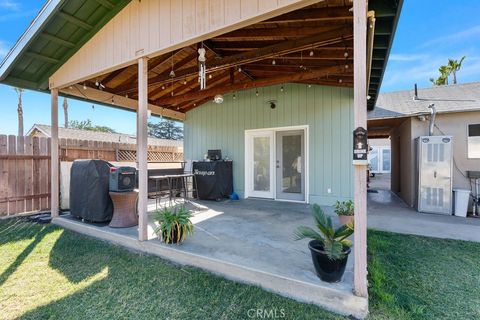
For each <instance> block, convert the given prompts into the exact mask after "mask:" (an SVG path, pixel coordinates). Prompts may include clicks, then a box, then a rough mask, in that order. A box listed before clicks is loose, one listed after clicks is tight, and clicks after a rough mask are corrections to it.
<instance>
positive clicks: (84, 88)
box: [83, 82, 87, 90]
mask: <svg viewBox="0 0 480 320" xmlns="http://www.w3.org/2000/svg"><path fill="white" fill-rule="evenodd" d="M83 90H87V85H86V84H85V82H84V83H83Z"/></svg>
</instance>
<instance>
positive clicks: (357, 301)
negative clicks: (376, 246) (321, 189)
mask: <svg viewBox="0 0 480 320" xmlns="http://www.w3.org/2000/svg"><path fill="white" fill-rule="evenodd" d="M187 208H189V209H190V210H192V212H193V218H192V222H193V224H194V226H195V233H194V234H193V235H192V236H191V237H190V238H189V239H188V241H185V242H184V243H182V244H181V245H166V244H164V243H163V242H161V241H160V240H159V239H158V238H157V237H156V235H155V234H154V233H153V232H152V230H153V229H154V228H155V223H154V222H153V215H154V209H155V203H154V202H153V201H151V202H150V205H149V209H150V210H151V211H150V212H149V214H148V216H149V219H148V225H149V228H148V229H149V230H150V231H149V233H148V240H147V241H144V242H138V241H137V234H138V228H137V227H131V228H110V227H109V226H108V225H107V224H85V223H83V222H82V221H81V220H78V219H76V218H73V217H71V216H70V215H68V214H67V215H62V216H60V217H59V218H58V219H56V221H55V223H56V224H58V225H60V226H62V227H65V228H67V229H71V230H74V231H77V232H79V233H83V234H86V235H90V236H94V237H97V238H100V239H103V240H108V241H111V242H113V243H116V244H120V245H122V246H126V247H128V248H131V249H135V250H140V251H143V252H146V253H149V254H154V255H158V256H160V257H163V258H165V259H168V260H171V261H173V262H176V263H179V264H185V265H191V266H197V267H200V268H203V269H205V270H208V271H211V272H213V273H216V274H219V275H221V276H224V277H227V278H229V279H232V280H236V281H240V282H245V283H250V284H254V285H258V286H260V287H262V288H264V289H266V290H268V291H272V292H275V293H279V294H281V295H284V296H287V297H291V298H294V299H297V300H301V301H304V302H308V303H314V304H317V305H320V306H322V307H323V308H325V309H327V310H331V311H335V312H339V313H342V314H345V315H353V316H355V317H358V318H362V317H364V316H365V315H366V313H367V309H368V302H367V299H366V298H362V297H357V296H355V295H354V294H353V293H352V290H353V259H349V261H348V265H347V270H346V272H345V275H344V276H343V278H342V281H341V282H338V283H327V282H323V281H321V280H320V279H319V278H318V277H317V276H316V275H315V270H314V268H313V265H312V263H311V261H310V257H309V255H310V253H309V250H308V247H307V242H308V241H307V240H302V241H294V240H293V232H294V230H295V229H296V227H297V226H299V225H306V226H312V227H313V221H312V218H311V215H310V208H309V206H308V205H306V204H299V203H284V202H277V201H270V200H259V199H245V200H239V201H231V200H226V201H223V202H212V201H193V202H191V203H188V204H187ZM325 210H326V212H327V213H328V214H329V215H330V216H332V218H334V217H333V213H332V210H331V208H330V207H326V208H325ZM334 221H335V222H336V219H334Z"/></svg>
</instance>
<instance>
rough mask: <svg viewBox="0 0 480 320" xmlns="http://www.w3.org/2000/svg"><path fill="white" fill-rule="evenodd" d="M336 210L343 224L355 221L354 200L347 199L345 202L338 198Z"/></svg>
mask: <svg viewBox="0 0 480 320" xmlns="http://www.w3.org/2000/svg"><path fill="white" fill-rule="evenodd" d="M334 211H335V213H336V214H337V216H338V219H339V220H340V223H341V224H347V223H350V222H353V219H354V207H353V201H352V200H347V201H343V202H340V201H338V200H337V202H335V207H334Z"/></svg>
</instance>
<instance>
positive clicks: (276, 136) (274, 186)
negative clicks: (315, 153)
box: [245, 127, 308, 201]
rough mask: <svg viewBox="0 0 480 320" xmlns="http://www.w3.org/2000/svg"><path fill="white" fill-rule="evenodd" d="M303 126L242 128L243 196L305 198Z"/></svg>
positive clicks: (300, 199) (290, 199) (304, 140)
mask: <svg viewBox="0 0 480 320" xmlns="http://www.w3.org/2000/svg"><path fill="white" fill-rule="evenodd" d="M306 130H307V128H306V127H286V128H274V129H262V130H247V131H245V191H246V197H256V198H268V199H278V200H289V201H305V200H306V196H305V195H306V194H307V190H306V189H307V188H306V186H307V183H306V179H308V175H307V174H306V172H307V169H308V166H307V163H306V159H307V156H306V154H307V152H306V151H307V148H306V146H307V143H306Z"/></svg>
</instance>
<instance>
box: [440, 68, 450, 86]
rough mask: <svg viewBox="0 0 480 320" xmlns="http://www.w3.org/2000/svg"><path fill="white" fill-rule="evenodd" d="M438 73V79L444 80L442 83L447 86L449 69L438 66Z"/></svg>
mask: <svg viewBox="0 0 480 320" xmlns="http://www.w3.org/2000/svg"><path fill="white" fill-rule="evenodd" d="M438 72H440V77H439V78H438V79H444V83H442V84H446V85H447V86H448V77H449V76H450V68H449V67H448V66H440V68H438Z"/></svg>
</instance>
